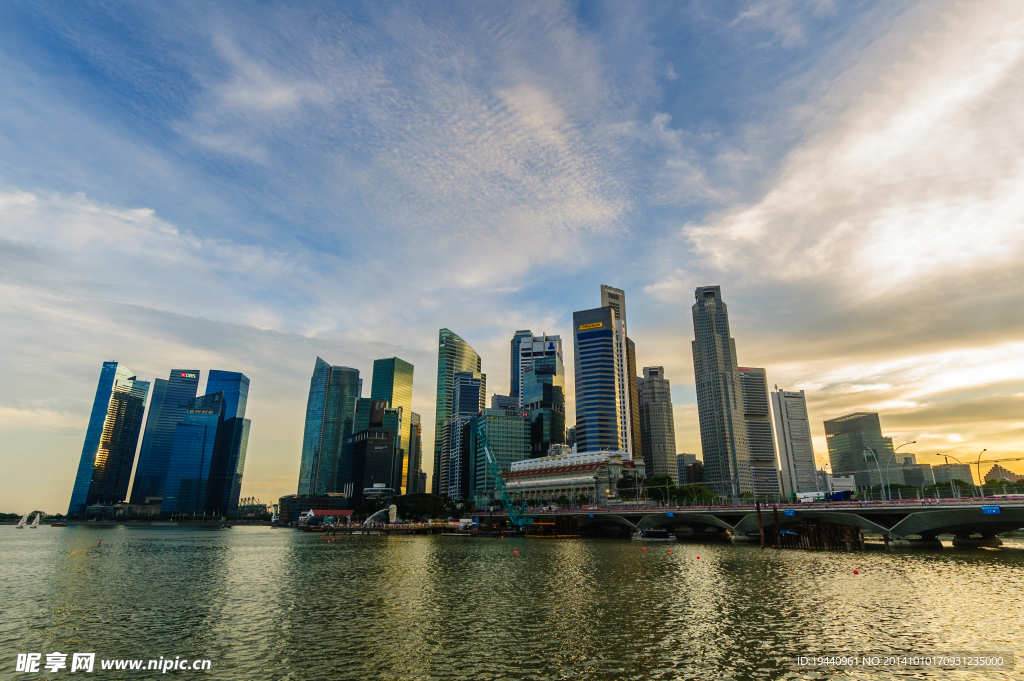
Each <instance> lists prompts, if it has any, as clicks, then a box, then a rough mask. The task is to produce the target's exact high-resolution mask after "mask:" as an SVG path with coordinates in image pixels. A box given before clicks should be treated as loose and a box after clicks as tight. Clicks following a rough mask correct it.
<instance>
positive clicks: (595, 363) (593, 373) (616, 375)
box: [572, 307, 628, 454]
mask: <svg viewBox="0 0 1024 681" xmlns="http://www.w3.org/2000/svg"><path fill="white" fill-rule="evenodd" d="M572 322H573V348H574V350H575V353H574V355H575V363H576V366H575V372H576V451H578V452H579V453H581V454H582V453H584V452H597V451H601V450H610V451H619V450H624V449H626V448H627V446H628V443H627V442H626V440H625V438H626V433H625V429H624V428H620V423H621V421H620V402H619V397H620V395H621V394H624V393H623V392H622V391H621V389H620V388H621V386H620V376H621V375H622V374H624V372H620V371H619V368H618V365H617V357H618V351H617V348H616V323H615V322H616V317H615V312H614V311H613V309H612V308H611V307H599V308H595V309H593V310H582V311H580V312H573V313H572Z"/></svg>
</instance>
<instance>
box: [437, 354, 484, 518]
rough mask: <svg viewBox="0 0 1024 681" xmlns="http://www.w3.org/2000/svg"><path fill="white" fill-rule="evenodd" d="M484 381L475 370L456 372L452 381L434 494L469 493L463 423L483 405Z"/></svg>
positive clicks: (454, 496)
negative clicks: (450, 405) (438, 478)
mask: <svg viewBox="0 0 1024 681" xmlns="http://www.w3.org/2000/svg"><path fill="white" fill-rule="evenodd" d="M485 389H486V382H485V381H484V379H483V377H482V375H481V374H479V373H478V372H475V371H456V372H455V376H454V377H453V381H452V413H451V415H450V416H449V417H448V419H446V420H445V422H444V429H445V439H444V443H443V445H442V448H441V466H440V469H441V474H440V475H441V484H440V486H439V489H438V494H442V495H447V496H449V497H451V498H452V499H465V498H466V497H467V496H469V478H470V472H469V466H470V458H471V456H470V450H469V448H468V443H469V440H468V431H467V429H466V426H467V425H468V424H469V422H470V421H471V420H472V419H473V417H474V416H476V415H477V414H478V413H480V411H481V410H482V409H483V408H484V396H485V393H484V390H485Z"/></svg>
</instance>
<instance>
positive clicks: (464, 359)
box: [430, 329, 487, 494]
mask: <svg viewBox="0 0 1024 681" xmlns="http://www.w3.org/2000/svg"><path fill="white" fill-rule="evenodd" d="M480 369H481V364H480V355H478V354H477V353H476V351H475V350H474V349H473V348H472V347H471V346H470V345H469V343H467V342H466V341H464V340H462V338H460V337H459V336H458V335H457V334H455V333H453V332H452V331H450V330H448V329H441V330H440V331H439V332H438V348H437V403H436V407H435V412H434V463H433V469H434V474H433V476H432V479H431V483H430V487H431V491H432V492H433V493H434V494H439V491H438V490H439V489H440V486H441V452H442V450H443V449H444V439H445V435H444V433H445V428H444V422H445V421H446V420H447V419H448V418H449V416H450V415H451V413H452V392H453V389H454V382H455V372H457V371H472V372H476V373H478V374H480V378H481V379H482V380H483V388H482V390H481V394H484V395H486V394H487V383H486V381H487V375H486V374H483V373H480Z"/></svg>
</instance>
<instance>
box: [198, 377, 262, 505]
mask: <svg viewBox="0 0 1024 681" xmlns="http://www.w3.org/2000/svg"><path fill="white" fill-rule="evenodd" d="M215 393H222V394H223V395H224V420H223V422H222V423H220V424H219V426H218V429H217V442H216V443H215V446H214V456H213V462H212V464H211V466H210V482H209V485H208V489H207V494H206V510H207V511H208V512H210V513H215V514H220V515H233V514H234V513H236V512H237V511H238V497H239V494H240V493H241V490H242V473H243V472H244V470H245V455H246V452H247V451H248V449H249V429H250V427H251V425H252V422H251V421H250V420H249V419H247V418H245V407H246V405H247V404H248V401H249V378H248V377H247V376H246V375H245V374H242V373H239V372H237V371H219V370H217V369H214V370H212V371H211V372H210V374H209V377H208V378H207V379H206V394H207V395H212V394H215Z"/></svg>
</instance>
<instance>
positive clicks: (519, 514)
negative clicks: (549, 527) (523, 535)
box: [476, 419, 528, 527]
mask: <svg viewBox="0 0 1024 681" xmlns="http://www.w3.org/2000/svg"><path fill="white" fill-rule="evenodd" d="M480 421H481V422H480V423H478V425H477V428H476V436H477V437H478V438H480V444H482V445H483V447H484V458H485V459H487V468H488V469H489V470H490V471H491V475H492V476H493V477H494V489H495V490H497V492H498V501H500V502H501V505H502V507H503V508H504V509H505V513H507V514H508V519H509V522H511V523H512V526H513V527H522V526H523V525H527V524H528V523H527V519H526V502H525V501H524V502H522V503H520V504H516V503H515V502H514V501H512V496H511V495H510V494H509V493H508V488H507V487H506V486H505V476H503V475H502V474H501V467H500V466H498V462H497V461H496V460H495V459H494V454H493V453H492V452H491V442H490V440H488V439H487V434H486V433H484V426H483V423H482V421H483V419H480Z"/></svg>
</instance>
